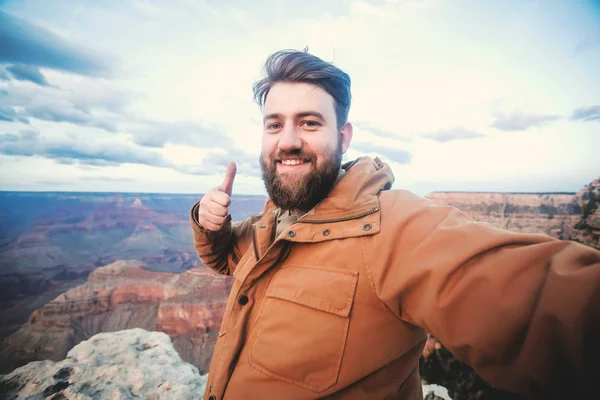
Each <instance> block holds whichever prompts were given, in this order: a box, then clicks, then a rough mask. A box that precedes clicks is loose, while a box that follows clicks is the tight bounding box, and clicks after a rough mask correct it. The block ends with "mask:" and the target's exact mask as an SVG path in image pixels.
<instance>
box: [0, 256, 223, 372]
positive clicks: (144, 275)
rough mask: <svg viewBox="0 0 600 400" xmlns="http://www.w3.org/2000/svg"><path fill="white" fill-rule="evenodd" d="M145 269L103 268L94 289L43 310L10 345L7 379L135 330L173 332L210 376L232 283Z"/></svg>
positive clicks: (127, 265) (133, 264)
mask: <svg viewBox="0 0 600 400" xmlns="http://www.w3.org/2000/svg"><path fill="white" fill-rule="evenodd" d="M143 266H144V264H143V263H141V262H139V261H117V262H114V263H112V264H110V265H107V266H105V267H101V268H98V269H96V270H95V271H93V272H92V273H90V276H89V278H88V281H87V283H85V284H84V285H81V286H78V287H76V288H73V289H71V290H69V291H67V292H65V293H63V294H62V295H60V296H58V297H57V298H55V299H54V300H52V301H50V302H48V303H47V304H46V305H44V306H43V307H42V308H40V309H38V310H36V311H35V312H34V313H33V314H32V315H31V317H30V318H29V321H28V322H27V323H26V324H25V325H23V326H22V327H21V328H20V329H19V330H18V331H17V332H15V333H13V334H12V335H10V336H8V337H7V338H6V339H5V341H4V343H3V348H2V350H1V351H0V356H1V358H2V360H3V366H2V372H8V371H10V370H12V369H14V368H16V367H18V366H20V365H23V364H25V363H27V362H29V361H34V360H41V359H52V360H60V359H62V358H64V357H65V356H66V353H67V352H68V350H69V349H70V348H72V347H73V346H74V345H75V344H77V343H79V342H80V341H82V340H85V339H88V338H89V337H91V336H93V335H95V334H96V333H99V332H110V331H118V330H123V329H130V328H143V329H146V330H159V331H163V332H165V333H167V334H168V335H169V336H171V339H172V340H173V343H174V345H175V348H176V349H177V350H178V352H179V353H180V355H181V356H182V358H183V359H184V360H186V361H188V362H192V363H193V364H195V365H196V366H197V367H198V368H199V369H200V370H201V371H202V372H206V371H207V370H208V363H209V362H210V357H211V355H212V351H213V349H214V344H215V341H216V337H217V333H218V330H219V327H220V324H221V319H222V318H223V313H224V310H225V302H226V299H227V296H228V293H229V291H230V289H231V279H230V278H227V277H223V276H221V275H217V274H215V273H213V272H212V271H209V270H208V269H206V268H205V267H200V268H195V269H192V270H189V271H186V272H184V273H181V274H173V273H166V272H153V271H149V270H146V269H144V268H143Z"/></svg>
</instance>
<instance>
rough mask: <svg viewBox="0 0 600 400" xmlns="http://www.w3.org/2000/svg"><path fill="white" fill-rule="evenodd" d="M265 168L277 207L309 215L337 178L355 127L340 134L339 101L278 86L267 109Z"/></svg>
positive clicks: (305, 87) (308, 89)
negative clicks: (302, 211) (337, 118)
mask: <svg viewBox="0 0 600 400" xmlns="http://www.w3.org/2000/svg"><path fill="white" fill-rule="evenodd" d="M263 129H264V131H263V132H264V133H263V143H262V154H261V157H260V163H261V168H262V173H263V181H264V182H265V186H266V188H267V192H268V193H269V197H271V199H272V200H273V202H274V203H275V205H277V206H279V207H282V208H284V209H300V210H304V211H307V210H309V209H310V208H312V207H313V206H315V205H316V204H317V203H318V202H319V201H321V200H322V199H323V198H325V197H326V196H327V193H329V191H330V190H331V188H332V186H333V184H334V182H335V179H336V178H337V175H338V172H339V169H340V164H341V160H342V154H343V153H345V152H346V150H347V149H348V146H349V145H350V140H351V138H352V126H351V125H350V124H349V123H347V124H345V125H344V126H343V127H342V128H341V130H338V128H337V122H336V114H335V108H334V100H333V97H331V95H330V94H329V93H327V92H326V91H325V90H324V89H322V88H320V87H318V86H315V85H311V84H308V83H283V82H280V83H276V84H274V85H273V87H272V88H271V90H270V91H269V94H268V95H267V99H266V101H265V105H264V109H263Z"/></svg>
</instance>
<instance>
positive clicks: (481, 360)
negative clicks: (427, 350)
mask: <svg viewBox="0 0 600 400" xmlns="http://www.w3.org/2000/svg"><path fill="white" fill-rule="evenodd" d="M398 197H399V199H398V200H393V201H392V203H394V204H393V205H392V207H389V208H387V209H388V210H390V211H388V213H390V215H385V214H384V212H383V207H382V215H381V220H382V221H381V230H382V233H383V232H384V231H385V230H387V231H388V232H391V233H393V234H394V235H395V237H393V239H386V240H390V242H386V243H387V244H388V245H389V248H390V251H389V252H387V253H388V254H387V255H382V256H379V258H378V256H377V254H372V255H370V256H371V257H373V258H374V261H373V262H372V269H373V270H374V271H373V272H374V273H373V275H374V278H373V279H374V284H375V290H376V291H377V293H378V296H379V297H380V299H381V300H382V301H383V302H384V303H385V304H386V305H387V306H388V307H389V308H390V309H391V310H392V311H393V312H394V313H396V314H397V316H398V317H399V318H401V319H403V320H404V321H406V322H409V323H411V324H414V325H417V326H420V327H422V328H424V329H425V330H427V331H428V332H430V333H431V334H432V335H433V336H435V337H436V338H437V339H438V340H439V341H440V342H441V343H442V344H443V345H444V346H446V347H447V348H448V350H450V351H451V352H452V353H453V354H455V355H456V356H457V357H458V358H459V359H461V360H463V361H464V362H466V363H467V364H469V365H471V367H473V369H475V370H476V371H477V373H479V375H480V376H481V377H483V378H484V379H486V380H487V381H488V382H489V383H490V384H492V385H493V386H497V387H500V388H502V389H506V390H509V391H513V392H516V393H519V394H521V395H523V396H526V397H527V398H540V399H554V398H557V399H563V398H565V399H566V398H592V397H594V396H592V393H595V395H597V393H596V392H597V391H598V389H596V388H594V387H593V386H594V385H597V384H598V382H600V368H599V363H600V252H599V251H597V250H595V249H593V248H591V247H587V246H584V245H581V244H579V243H575V242H569V241H561V240H557V239H554V238H551V237H549V236H545V235H538V234H522V233H514V232H509V231H506V230H502V229H498V228H495V227H493V226H492V225H490V224H487V223H481V222H475V221H474V220H472V219H471V218H469V217H468V216H467V215H465V214H463V213H461V212H460V211H458V210H457V209H456V208H454V207H450V206H439V205H436V204H435V203H433V202H432V201H429V200H426V199H422V198H419V197H417V196H415V195H412V194H411V195H410V196H409V195H405V194H403V195H400V196H398ZM402 197H404V199H401V198H402ZM399 207H402V208H399ZM394 213H396V215H391V214H394ZM398 215H400V216H398ZM386 235H387V234H386ZM379 253H380V254H381V253H385V252H379ZM586 395H587V396H586Z"/></svg>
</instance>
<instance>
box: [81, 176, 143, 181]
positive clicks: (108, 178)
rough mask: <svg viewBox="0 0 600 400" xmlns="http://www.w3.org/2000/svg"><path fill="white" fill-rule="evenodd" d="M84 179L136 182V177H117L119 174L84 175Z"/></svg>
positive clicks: (82, 178)
mask: <svg viewBox="0 0 600 400" xmlns="http://www.w3.org/2000/svg"><path fill="white" fill-rule="evenodd" d="M80 179H81V180H82V181H92V182H96V181H99V182H135V181H136V179H134V178H128V177H117V176H83V177H81V178H80Z"/></svg>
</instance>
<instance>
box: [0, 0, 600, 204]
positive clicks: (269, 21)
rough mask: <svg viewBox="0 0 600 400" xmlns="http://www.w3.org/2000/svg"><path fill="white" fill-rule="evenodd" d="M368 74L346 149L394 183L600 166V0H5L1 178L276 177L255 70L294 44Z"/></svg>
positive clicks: (535, 188)
mask: <svg viewBox="0 0 600 400" xmlns="http://www.w3.org/2000/svg"><path fill="white" fill-rule="evenodd" d="M306 46H309V48H310V51H311V52H312V53H314V54H316V55H318V56H319V57H322V58H323V59H325V60H327V61H334V63H335V64H336V65H338V66H339V67H340V68H342V69H343V70H345V71H346V72H348V73H349V74H350V76H351V78H352V82H353V84H352V85H353V86H352V92H353V104H352V108H351V110H350V116H349V117H350V120H351V121H352V122H353V124H354V126H355V134H354V139H353V142H352V145H351V147H350V150H349V152H348V153H347V154H346V156H345V159H346V160H348V159H353V158H356V157H359V156H361V155H364V154H368V155H371V156H379V157H380V158H382V159H383V160H384V161H386V162H388V163H389V164H390V165H391V167H392V169H393V171H394V174H395V176H396V182H395V184H394V188H397V189H408V190H412V191H414V192H416V193H418V194H426V193H428V192H430V191H434V190H465V191H531V192H540V191H577V190H579V189H580V188H582V187H583V186H584V185H585V184H586V183H589V181H591V180H592V179H594V178H597V177H599V176H600V155H599V149H600V79H598V66H599V65H600V2H598V1H590V0H585V1H584V0H564V1H543V0H538V1H533V0H506V1H494V2H491V1H485V2H483V1H476V0H403V1H402V0H399V1H393V0H361V1H352V0H349V1H342V0H318V1H317V0H306V1H302V2H292V1H277V0H271V1H267V0H258V1H252V2H248V1H242V0H232V1H226V2H221V1H213V0H205V1H199V0H174V1H162V2H161V1H142V0H139V1H128V2H122V1H103V2H96V1H91V0H90V1H85V0H84V1H78V2H72V1H62V0H55V1H52V2H48V1H0V171H2V172H0V190H51V191H60V190H66V191H141V192H174V193H201V192H204V191H206V190H208V189H210V188H211V187H214V186H217V185H218V184H219V183H220V181H221V180H222V175H223V173H224V170H225V166H226V163H227V161H228V160H234V161H237V163H238V177H237V178H236V182H235V187H234V193H239V194H242V193H243V194H264V188H263V185H262V181H261V179H260V171H259V167H258V156H259V153H260V142H261V139H260V138H261V134H262V127H261V122H260V121H261V114H260V110H259V109H258V107H257V106H256V104H254V103H253V101H252V91H251V87H252V83H253V82H254V81H256V80H258V79H260V77H261V67H262V64H263V63H264V60H265V59H266V57H267V56H268V55H269V54H271V53H272V52H274V51H277V50H279V49H284V48H285V49H289V48H293V49H303V48H304V47H306Z"/></svg>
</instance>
